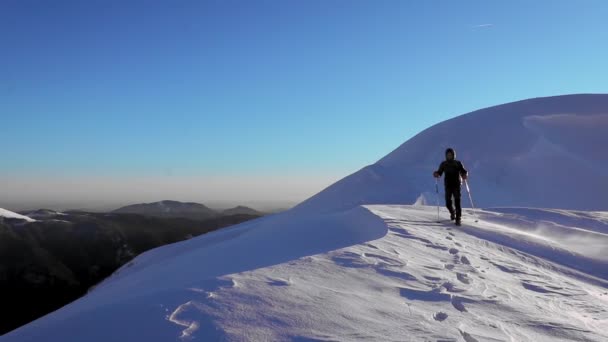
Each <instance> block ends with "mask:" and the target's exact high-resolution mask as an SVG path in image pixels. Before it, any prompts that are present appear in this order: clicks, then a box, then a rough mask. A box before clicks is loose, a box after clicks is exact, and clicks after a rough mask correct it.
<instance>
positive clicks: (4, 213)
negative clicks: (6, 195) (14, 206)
mask: <svg viewBox="0 0 608 342" xmlns="http://www.w3.org/2000/svg"><path fill="white" fill-rule="evenodd" d="M0 217H6V218H12V219H20V220H25V221H28V222H34V221H36V220H34V219H32V218H30V217H27V216H25V215H21V214H17V213H14V212H12V211H10V210H6V209H2V208H0Z"/></svg>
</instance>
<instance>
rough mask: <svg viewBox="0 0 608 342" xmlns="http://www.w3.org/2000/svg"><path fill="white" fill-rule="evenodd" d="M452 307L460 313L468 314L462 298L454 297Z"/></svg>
mask: <svg viewBox="0 0 608 342" xmlns="http://www.w3.org/2000/svg"><path fill="white" fill-rule="evenodd" d="M451 302H452V306H453V307H454V309H456V310H458V311H460V312H467V308H465V307H464V304H463V303H462V302H463V299H462V298H460V297H456V296H454V297H452V300H451Z"/></svg>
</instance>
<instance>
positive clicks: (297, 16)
mask: <svg viewBox="0 0 608 342" xmlns="http://www.w3.org/2000/svg"><path fill="white" fill-rule="evenodd" d="M606 18H608V2H606V1H599V0H598V1H591V0H589V1H554V0H552V1H502V2H498V1H405V0H404V1H396V0H395V1H371V0H370V1H357V0H354V1H346V0H324V1H313V0H307V1H279V0H275V1H253V0H250V1H230V0H228V1H60V0H57V1H27V0H25V1H23V0H3V1H1V2H0V122H1V125H2V126H1V127H2V134H1V135H0V146H2V159H1V161H0V175H1V176H2V178H3V179H4V180H5V182H7V179H8V180H10V179H20V180H21V182H22V184H30V183H31V182H34V183H36V182H35V181H38V182H41V179H44V180H45V181H49V180H53V179H60V178H61V179H68V178H71V177H73V178H78V179H81V180H82V182H85V180H87V179H91V182H93V180H92V179H102V178H103V179H109V178H112V179H114V180H116V179H120V180H122V181H124V182H127V181H128V180H130V179H131V180H132V179H137V178H142V177H143V178H146V177H147V178H148V179H155V177H157V178H158V179H159V180H165V181H166V180H167V179H175V178H179V177H182V178H181V179H185V178H189V179H190V178H197V179H198V178H205V177H207V178H208V179H211V178H213V177H216V179H220V178H222V177H224V178H222V179H224V180H225V181H226V182H227V183H226V184H229V182H228V180H229V179H241V180H242V181H243V182H245V183H246V182H247V181H245V180H244V179H247V180H248V181H250V182H257V183H260V182H261V183H263V182H264V181H265V179H272V178H275V177H286V179H292V180H293V182H298V181H301V182H302V184H306V186H305V189H304V190H302V189H299V190H297V191H296V190H293V189H292V188H290V186H292V185H293V184H292V185H289V184H284V186H279V187H277V189H275V190H273V191H275V193H271V194H267V196H268V198H271V197H273V196H274V198H277V199H279V198H290V199H293V200H298V199H303V197H305V196H308V195H310V194H313V193H315V192H316V191H318V190H320V189H321V188H322V187H323V186H326V185H328V183H329V182H331V181H333V180H335V179H337V178H340V177H342V176H345V175H347V174H349V173H351V172H353V171H355V170H357V169H358V168H360V167H362V166H364V165H366V164H370V163H373V162H375V161H376V160H378V159H379V158H381V157H382V156H384V155H385V154H387V153H389V152H390V151H391V150H393V149H394V148H396V147H397V146H398V145H400V144H401V143H402V142H404V141H406V140H407V139H409V138H410V137H412V136H413V135H415V134H416V133H418V132H419V131H421V130H423V129H425V128H427V127H428V126H430V125H432V124H435V123H437V122H440V121H442V120H445V119H448V118H450V117H453V116H456V115H459V114H463V113H466V112H469V111H472V110H475V109H479V108H483V107H487V106H491V105H496V104H500V103H504V102H510V101H514V100H519V99H524V98H529V97H538V96H547V95H559V94H566V93H586V92H592V93H601V92H608V65H607V64H606V61H608V45H607V44H606V42H608V20H606ZM28 182H30V183H28ZM99 182H101V181H99ZM169 183H170V182H169ZM169 183H167V184H169ZM36 184H37V183H36ZM99 184H100V186H102V183H99ZM30 185H31V184H30ZM258 185H260V184H258ZM21 187H22V188H23V187H25V185H22V186H21ZM167 187H168V188H170V186H169V185H167ZM292 187H294V189H295V188H297V186H295V185H293V186H292ZM203 188H204V186H203ZM306 189H307V190H306ZM14 190H15V191H18V190H19V189H14ZM47 190H48V192H53V190H52V187H49V188H48V189H47ZM199 190H200V191H203V192H204V189H199ZM233 190H234V189H233ZM134 191H135V190H134ZM197 191H198V190H197ZM290 191H291V192H290ZM108 192H111V191H106V193H105V196H109V197H111V194H110V193H108ZM230 193H231V194H232V195H233V197H235V199H238V197H239V196H242V194H240V193H239V192H238V190H234V191H232V192H230ZM32 194H34V193H32ZM163 194H165V193H163ZM166 194H167V195H172V194H171V193H170V192H167V193H166ZM158 195H159V196H160V195H161V194H158ZM49 196H50V195H49ZM66 196H67V195H66ZM74 196H76V197H77V195H74ZM79 196H82V194H81V195H79ZM91 196H93V195H91ZM209 196H210V195H208V196H202V197H201V198H202V199H205V198H207V197H209ZM248 196H249V197H255V196H254V195H251V194H249V195H248ZM173 197H179V196H178V195H175V196H173ZM186 197H187V196H186ZM3 200H4V201H5V202H6V201H7V199H6V195H5V197H3V198H0V204H2V201H3Z"/></svg>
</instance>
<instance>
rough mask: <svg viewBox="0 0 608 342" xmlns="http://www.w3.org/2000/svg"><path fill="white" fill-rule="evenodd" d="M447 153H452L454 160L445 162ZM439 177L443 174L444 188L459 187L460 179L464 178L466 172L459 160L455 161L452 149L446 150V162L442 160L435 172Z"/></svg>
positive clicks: (454, 153)
mask: <svg viewBox="0 0 608 342" xmlns="http://www.w3.org/2000/svg"><path fill="white" fill-rule="evenodd" d="M448 152H452V154H453V155H454V159H452V160H447V154H448ZM437 173H439V176H441V175H442V174H444V173H445V177H443V182H444V184H445V187H446V188H454V187H460V177H461V176H466V175H467V174H468V171H467V170H466V169H465V168H464V166H463V165H462V163H461V162H460V161H459V160H456V152H455V151H454V150H453V149H447V150H446V160H444V161H443V162H442V163H441V165H439V169H438V170H437Z"/></svg>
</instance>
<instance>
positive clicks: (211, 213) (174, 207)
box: [112, 200, 264, 220]
mask: <svg viewBox="0 0 608 342" xmlns="http://www.w3.org/2000/svg"><path fill="white" fill-rule="evenodd" d="M112 213H115V214H139V215H145V216H152V217H166V218H168V217H173V218H187V219H191V220H207V219H210V218H216V217H222V216H231V215H255V216H262V215H264V214H263V213H262V212H259V211H257V210H255V209H251V208H248V207H245V206H238V207H235V208H231V209H227V210H224V211H217V210H213V209H211V208H209V207H207V206H205V205H204V204H200V203H194V202H179V201H169V200H165V201H160V202H153V203H140V204H132V205H128V206H125V207H122V208H118V209H116V210H113V211H112Z"/></svg>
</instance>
